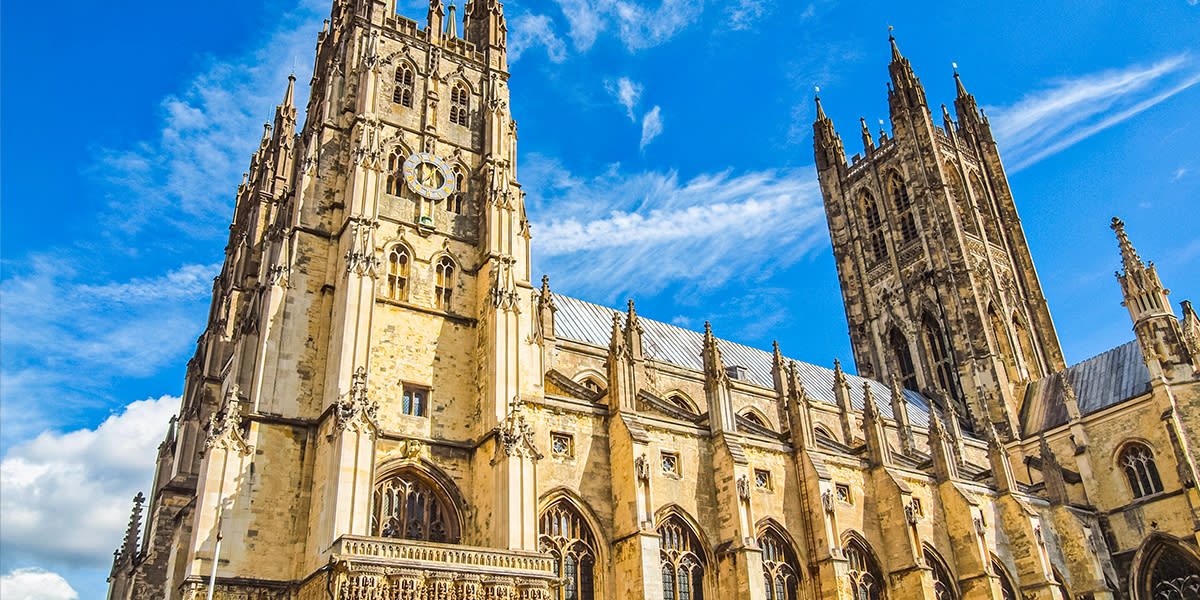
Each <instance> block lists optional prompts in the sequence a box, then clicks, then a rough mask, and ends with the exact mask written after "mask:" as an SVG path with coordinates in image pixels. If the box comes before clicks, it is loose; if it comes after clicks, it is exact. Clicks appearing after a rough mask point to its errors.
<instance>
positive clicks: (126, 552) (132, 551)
mask: <svg viewBox="0 0 1200 600" xmlns="http://www.w3.org/2000/svg"><path fill="white" fill-rule="evenodd" d="M144 502H146V497H145V496H143V495H142V493H141V492H138V495H137V496H134V498H133V511H132V513H131V514H130V515H129V527H128V528H127V529H126V530H125V543H124V544H123V545H122V546H121V556H122V557H127V558H129V559H131V560H132V559H133V558H134V556H136V554H137V543H138V536H139V533H140V532H141V529H142V504H143V503H144Z"/></svg>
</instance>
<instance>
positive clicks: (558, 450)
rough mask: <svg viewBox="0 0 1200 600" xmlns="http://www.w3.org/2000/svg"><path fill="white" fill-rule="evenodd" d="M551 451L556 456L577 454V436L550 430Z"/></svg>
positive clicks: (566, 456)
mask: <svg viewBox="0 0 1200 600" xmlns="http://www.w3.org/2000/svg"><path fill="white" fill-rule="evenodd" d="M550 453H551V454H553V455H554V456H561V457H563V458H571V457H573V456H575V438H574V437H573V436H571V434H569V433H559V432H557V431H552V432H550Z"/></svg>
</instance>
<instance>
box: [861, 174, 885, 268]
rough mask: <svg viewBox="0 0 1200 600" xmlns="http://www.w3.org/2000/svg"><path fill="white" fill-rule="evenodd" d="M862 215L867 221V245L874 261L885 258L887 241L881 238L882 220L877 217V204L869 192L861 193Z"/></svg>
mask: <svg viewBox="0 0 1200 600" xmlns="http://www.w3.org/2000/svg"><path fill="white" fill-rule="evenodd" d="M861 201H862V206H863V217H864V219H865V220H866V223H867V245H868V250H869V251H870V253H871V258H872V260H873V261H874V262H880V261H882V260H884V259H886V258H887V242H885V241H884V239H883V220H882V219H880V218H879V205H878V204H877V203H876V202H875V198H874V197H872V196H871V193H870V192H867V191H864V192H863V193H862V198H861Z"/></svg>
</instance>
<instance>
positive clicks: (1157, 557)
mask: <svg viewBox="0 0 1200 600" xmlns="http://www.w3.org/2000/svg"><path fill="white" fill-rule="evenodd" d="M1179 546H1180V544H1179V542H1176V541H1168V540H1167V539H1165V538H1163V537H1158V538H1157V539H1154V540H1152V541H1151V542H1149V543H1148V544H1147V546H1146V549H1145V551H1144V552H1142V554H1143V559H1142V561H1141V564H1140V565H1139V566H1138V569H1137V575H1138V577H1137V580H1138V585H1137V588H1138V589H1137V590H1136V591H1137V598H1146V599H1147V600H1191V599H1193V598H1200V561H1197V559H1196V557H1195V556H1194V555H1193V554H1192V553H1189V552H1187V551H1186V550H1184V549H1183V548H1180V547H1179Z"/></svg>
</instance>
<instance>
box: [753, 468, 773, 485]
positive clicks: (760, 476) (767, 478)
mask: <svg viewBox="0 0 1200 600" xmlns="http://www.w3.org/2000/svg"><path fill="white" fill-rule="evenodd" d="M754 486H755V487H757V488H758V489H760V490H772V489H774V488H773V487H772V486H771V472H770V471H768V470H766V469H755V470H754Z"/></svg>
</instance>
